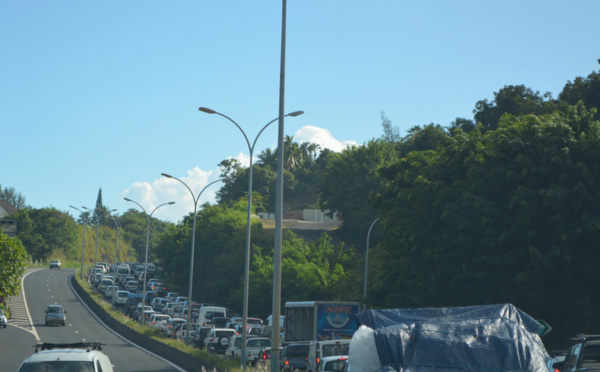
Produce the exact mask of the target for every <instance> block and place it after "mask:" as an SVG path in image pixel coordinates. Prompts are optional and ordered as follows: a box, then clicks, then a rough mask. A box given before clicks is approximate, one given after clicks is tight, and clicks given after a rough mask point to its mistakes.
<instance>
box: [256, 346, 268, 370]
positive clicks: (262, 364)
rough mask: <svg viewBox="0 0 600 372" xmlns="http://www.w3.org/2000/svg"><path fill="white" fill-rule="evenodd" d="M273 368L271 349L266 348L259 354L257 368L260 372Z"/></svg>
mask: <svg viewBox="0 0 600 372" xmlns="http://www.w3.org/2000/svg"><path fill="white" fill-rule="evenodd" d="M270 367H271V348H270V347H265V348H263V349H262V350H261V351H260V352H259V353H258V359H257V360H256V368H257V369H258V370H261V371H262V370H265V369H267V368H270Z"/></svg>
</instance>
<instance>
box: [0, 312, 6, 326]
mask: <svg viewBox="0 0 600 372" xmlns="http://www.w3.org/2000/svg"><path fill="white" fill-rule="evenodd" d="M6 324H8V320H6V315H4V313H3V312H2V310H0V327H2V328H6Z"/></svg>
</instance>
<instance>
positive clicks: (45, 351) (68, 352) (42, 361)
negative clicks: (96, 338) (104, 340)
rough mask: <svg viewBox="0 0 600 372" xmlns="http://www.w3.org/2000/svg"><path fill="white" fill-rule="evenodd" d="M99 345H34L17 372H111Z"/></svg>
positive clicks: (81, 343)
mask: <svg viewBox="0 0 600 372" xmlns="http://www.w3.org/2000/svg"><path fill="white" fill-rule="evenodd" d="M101 345H102V344H100V343H97V342H77V343H73V344H51V343H40V344H37V345H35V352H34V353H33V355H31V356H30V357H28V358H27V359H25V360H24V361H23V363H22V364H21V366H20V367H19V371H18V372H29V371H83V372H100V371H102V372H113V367H112V363H111V362H110V359H108V356H106V354H104V353H103V352H102V347H101Z"/></svg>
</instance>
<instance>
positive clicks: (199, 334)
mask: <svg viewBox="0 0 600 372" xmlns="http://www.w3.org/2000/svg"><path fill="white" fill-rule="evenodd" d="M211 329H213V328H211V327H200V326H199V325H198V324H196V332H195V334H194V343H195V344H196V347H197V348H199V349H203V348H204V340H206V336H208V333H209V332H210V330H211Z"/></svg>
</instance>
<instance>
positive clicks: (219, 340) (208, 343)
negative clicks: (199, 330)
mask: <svg viewBox="0 0 600 372" xmlns="http://www.w3.org/2000/svg"><path fill="white" fill-rule="evenodd" d="M233 336H235V329H231V328H211V329H210V331H209V332H208V335H207V336H206V338H205V339H204V347H205V348H206V350H208V351H212V352H215V353H220V354H225V351H226V350H227V348H228V347H229V343H230V342H231V338H232V337H233Z"/></svg>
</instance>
